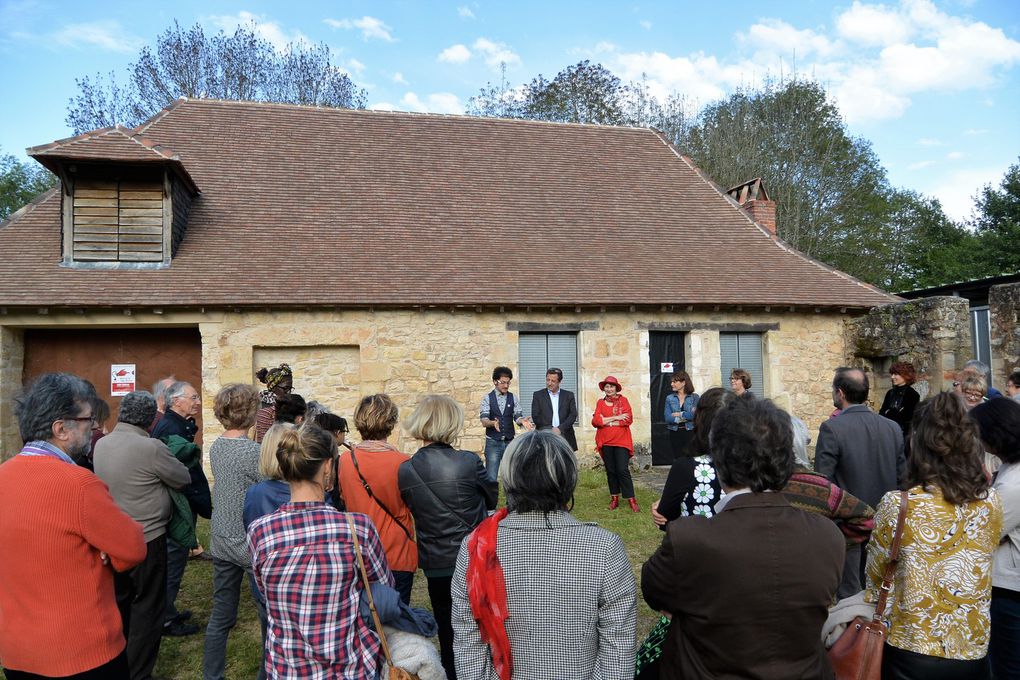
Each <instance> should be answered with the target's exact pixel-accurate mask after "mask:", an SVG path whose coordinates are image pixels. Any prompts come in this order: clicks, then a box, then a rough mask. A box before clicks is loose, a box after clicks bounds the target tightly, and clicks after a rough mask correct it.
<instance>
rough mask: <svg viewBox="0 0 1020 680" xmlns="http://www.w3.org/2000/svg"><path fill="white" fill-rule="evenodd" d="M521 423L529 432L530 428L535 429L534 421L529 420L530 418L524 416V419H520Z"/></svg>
mask: <svg viewBox="0 0 1020 680" xmlns="http://www.w3.org/2000/svg"><path fill="white" fill-rule="evenodd" d="M521 425H522V426H523V427H524V429H525V430H527V431H528V432H531V431H532V430H534V429H535V423H533V422H531V418H525V419H524V420H522V421H521Z"/></svg>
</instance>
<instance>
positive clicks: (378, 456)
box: [340, 442, 418, 571]
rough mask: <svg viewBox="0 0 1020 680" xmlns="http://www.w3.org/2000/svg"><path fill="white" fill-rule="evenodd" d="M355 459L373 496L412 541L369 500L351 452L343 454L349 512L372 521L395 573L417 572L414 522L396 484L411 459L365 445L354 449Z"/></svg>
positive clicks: (378, 446)
mask: <svg viewBox="0 0 1020 680" xmlns="http://www.w3.org/2000/svg"><path fill="white" fill-rule="evenodd" d="M353 455H355V456H356V457H357V459H358V467H359V468H360V469H361V474H362V475H364V476H365V480H366V481H367V482H368V485H369V486H370V487H371V488H372V494H373V495H374V496H375V497H376V498H377V499H379V500H381V501H382V502H383V503H384V504H385V505H386V507H387V508H388V509H389V510H390V512H392V513H393V514H394V515H395V516H396V518H397V520H398V521H399V522H400V524H401V525H402V526H403V527H405V528H406V529H407V531H408V532H410V534H411V538H408V537H407V534H405V533H404V530H403V529H401V528H400V527H399V526H397V524H396V522H394V521H393V519H392V518H391V517H390V516H389V515H388V514H386V511H384V510H383V509H382V507H380V506H379V503H377V502H376V501H375V500H373V499H372V498H370V497H369V495H368V492H366V491H365V487H364V485H363V484H362V483H361V478H360V477H359V476H358V471H357V470H355V469H354V464H353V463H352V462H351V452H344V453H341V454H340V493H341V494H343V498H344V503H346V504H347V509H348V510H350V511H352V512H363V513H365V514H366V515H368V516H369V517H371V518H372V522H373V523H374V524H375V528H376V531H378V532H379V538H381V539H382V544H383V550H385V551H386V560H387V561H388V562H389V563H390V569H391V570H392V571H415V570H416V569H417V568H418V546H417V545H416V544H415V542H414V538H413V537H414V520H413V519H412V518H411V511H410V509H409V508H408V507H407V504H406V503H404V499H403V498H402V497H401V496H400V486H399V485H398V484H397V470H398V469H399V468H400V464H401V463H403V462H404V461H406V460H410V457H409V456H407V455H406V454H403V453H401V452H400V451H397V449H396V448H394V447H392V446H390V445H389V444H385V443H384V442H362V443H361V444H359V445H358V446H356V447H355V448H354V452H353Z"/></svg>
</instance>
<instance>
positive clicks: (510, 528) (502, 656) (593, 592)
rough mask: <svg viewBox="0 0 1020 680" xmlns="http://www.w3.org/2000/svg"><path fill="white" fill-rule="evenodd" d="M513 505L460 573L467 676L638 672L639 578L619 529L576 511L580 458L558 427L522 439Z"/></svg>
mask: <svg viewBox="0 0 1020 680" xmlns="http://www.w3.org/2000/svg"><path fill="white" fill-rule="evenodd" d="M500 481H501V482H502V483H503V490H504V493H505V495H506V504H507V507H506V509H503V510H500V511H498V512H497V513H496V514H495V515H493V516H492V517H490V518H489V519H487V520H486V521H484V522H483V523H482V524H481V525H479V527H478V528H477V529H476V530H475V531H474V532H473V533H472V534H471V535H470V536H468V538H467V539H466V540H465V541H464V542H463V543H462V544H461V548H460V554H459V555H458V558H457V569H456V571H455V573H454V575H453V588H452V596H453V617H452V618H453V629H454V651H455V654H456V664H457V676H458V677H463V678H486V679H490V680H510V679H511V678H514V679H515V680H532V679H533V680H549V679H550V678H557V679H564V680H566V679H577V680H582V679H588V678H598V679H599V680H615V679H617V678H619V679H621V680H622V679H623V678H633V677H634V635H635V626H636V619H637V614H636V586H635V582H634V573H633V570H632V569H631V565H630V560H629V559H628V558H627V552H626V550H625V549H624V546H623V541H622V540H621V539H620V537H619V536H617V535H616V534H614V533H612V532H611V531H607V530H606V529H603V528H601V527H599V526H596V525H594V524H590V523H583V522H580V521H578V520H577V519H575V518H574V517H573V515H571V514H570V513H569V512H568V507H569V506H570V505H571V504H572V498H573V494H574V488H575V487H576V486H577V460H576V458H575V457H574V453H573V451H571V450H570V446H569V445H568V444H567V443H566V442H565V441H564V440H563V439H562V438H561V437H558V436H557V435H554V434H552V433H551V432H543V431H532V432H528V433H526V434H524V435H521V436H519V437H517V438H515V439H514V440H513V442H512V443H511V444H510V446H509V447H507V450H506V454H505V456H504V458H503V464H502V466H501V467H500Z"/></svg>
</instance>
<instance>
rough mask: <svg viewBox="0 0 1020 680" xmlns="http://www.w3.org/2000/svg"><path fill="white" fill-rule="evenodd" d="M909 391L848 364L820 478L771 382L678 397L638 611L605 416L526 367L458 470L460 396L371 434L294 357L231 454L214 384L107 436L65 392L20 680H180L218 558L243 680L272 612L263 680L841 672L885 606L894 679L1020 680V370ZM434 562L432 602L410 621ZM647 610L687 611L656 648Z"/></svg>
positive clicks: (1, 573)
mask: <svg viewBox="0 0 1020 680" xmlns="http://www.w3.org/2000/svg"><path fill="white" fill-rule="evenodd" d="M889 374H890V379H891V383H892V388H891V389H890V390H889V391H888V393H887V394H886V395H885V396H884V399H883V401H882V407H881V409H880V410H879V411H878V412H875V411H873V410H872V409H871V408H869V407H868V406H867V402H868V398H869V394H870V384H869V379H868V374H867V373H866V372H865V371H864V370H862V369H859V368H847V367H844V368H838V369H836V371H835V374H834V377H833V381H832V400H833V406H834V407H835V409H836V411H835V412H834V413H833V414H832V416H831V417H830V418H829V419H828V420H826V421H825V422H823V423H822V424H821V426H820V428H819V431H818V441H817V442H816V444H815V450H814V461H813V465H812V463H811V462H810V461H809V457H808V447H809V445H810V443H811V442H810V440H809V431H808V428H807V426H806V424H805V423H804V422H803V421H801V420H800V419H798V418H796V417H794V416H792V415H791V414H790V412H789V411H790V408H789V404H788V403H787V404H784V406H785V408H781V405H777V404H776V403H773V402H772V401H769V400H765V399H758V398H756V397H755V396H754V394H753V393H752V392H751V388H752V382H751V376H750V374H749V373H748V372H747V371H745V370H743V369H739V368H738V369H734V370H733V372H732V373H731V375H730V389H724V388H721V387H713V388H710V389H707V390H706V391H705V392H704V393H703V394H700V395H699V394H698V393H697V392H696V391H695V386H694V384H693V382H692V379H691V376H690V375H689V374H688V373H687V372H685V371H682V370H681V371H677V372H676V373H674V374H672V376H671V383H670V384H671V388H672V392H671V394H669V395H667V397H666V399H665V404H664V410H663V412H662V419H663V422H664V423H665V426H666V428H667V430H668V432H669V442H670V445H671V447H672V448H673V453H674V456H675V458H674V462H673V465H672V467H671V468H670V470H669V474H668V477H667V479H666V481H665V485H664V488H663V490H662V494H661V497H660V498H659V499H658V500H656V501H655V502H654V503H653V504H652V506H651V511H650V514H651V517H650V521H651V522H654V524H655V525H657V526H658V527H659V528H660V529H661V530H662V543H661V545H660V546H659V547H658V549H657V550H655V551H654V553H652V554H651V555H643V556H640V558H641V559H643V560H644V562H643V566H642V567H641V569H640V574H641V578H640V589H639V588H638V581H637V580H636V579H635V575H634V567H633V566H632V562H631V556H628V553H627V550H626V548H625V545H624V541H623V539H622V538H621V537H620V536H619V535H617V534H615V533H613V532H611V531H608V530H606V529H604V528H601V527H599V526H597V525H595V524H591V523H586V522H582V521H579V520H578V519H577V518H575V517H574V515H573V514H572V509H573V504H574V493H575V490H576V487H577V484H578V477H579V471H578V462H577V458H576V454H575V452H576V451H577V438H576V435H575V433H574V427H575V426H576V424H577V419H578V417H579V415H578V400H577V399H576V397H575V395H573V394H572V393H571V392H569V391H568V390H566V389H562V388H561V387H560V384H561V382H562V380H563V372H562V371H561V370H560V369H558V368H550V369H549V370H548V373H547V375H546V388H545V389H543V390H539V391H537V392H535V393H534V394H533V395H532V401H531V409H530V416H528V417H525V416H524V409H523V407H522V404H521V401H520V399H519V398H518V396H517V395H515V394H514V393H513V392H512V391H511V389H510V388H511V385H512V381H513V371H512V370H511V369H510V368H508V367H505V366H499V367H497V368H496V369H494V370H493V372H492V384H493V389H492V390H491V391H490V392H489V393H487V394H486V395H485V396H484V397H483V398H482V399H481V402H480V403H479V407H478V422H479V423H480V424H481V426H482V427H484V428H485V447H484V451H481V452H472V451H464V450H460V449H458V448H457V442H458V440H459V437H460V435H461V433H462V431H463V429H464V426H465V411H464V408H463V407H462V406H461V404H459V403H457V402H456V401H455V400H454V399H452V398H450V397H448V396H445V395H440V394H429V395H425V396H424V397H423V398H422V399H421V400H420V401H419V402H418V403H417V404H416V405H415V407H414V408H413V409H412V410H411V412H410V414H408V415H405V417H404V418H403V419H402V420H401V417H400V413H399V410H398V406H397V404H396V403H394V401H393V400H392V399H391V398H390V397H389V396H388V395H386V394H373V395H367V396H365V397H363V398H362V399H361V400H360V402H359V403H358V405H357V407H356V409H355V410H354V413H353V414H352V422H353V426H354V430H355V431H356V433H357V439H356V441H349V438H350V436H351V434H352V433H351V431H350V429H349V427H348V422H347V419H346V418H344V417H342V416H341V415H339V414H335V413H333V412H331V411H330V409H329V408H328V407H327V406H326V405H324V404H322V403H320V402H317V401H314V400H312V401H306V400H305V399H304V398H302V397H301V396H299V395H297V394H295V393H294V375H293V372H292V370H291V368H290V367H289V366H288V365H286V364H281V365H280V366H276V367H271V368H264V369H262V370H260V371H259V372H258V373H257V374H256V377H257V378H258V380H259V381H260V382H262V384H264V385H265V389H263V390H262V391H258V390H256V389H255V388H254V387H253V386H251V385H244V384H231V385H227V386H225V387H223V388H222V389H221V390H219V392H218V393H217V394H216V395H215V399H214V404H213V414H214V416H215V418H216V419H217V421H218V422H219V424H220V425H221V427H222V430H223V431H222V434H221V435H220V436H219V437H217V438H216V439H215V441H213V442H212V444H211V445H209V447H208V450H207V455H204V454H203V452H202V450H201V448H200V447H199V446H198V445H197V444H196V442H195V436H196V434H197V429H198V428H197V425H196V423H195V416H196V415H197V414H198V412H199V410H200V407H201V398H200V395H199V393H198V391H197V390H196V389H195V388H194V387H193V386H192V385H190V384H188V383H187V382H183V381H178V380H176V379H175V378H174V377H173V376H170V377H168V378H165V379H163V380H160V381H159V382H158V383H157V384H156V385H155V386H154V388H153V391H152V392H151V393H150V392H146V391H135V392H131V393H130V394H128V395H127V396H125V397H124V398H123V399H122V401H121V403H120V406H119V409H118V412H117V423H116V425H115V426H114V427H113V429H112V430H111V431H110V432H108V433H107V432H105V430H104V428H103V423H104V421H105V420H106V419H107V418H109V415H110V410H109V405H108V404H106V403H105V402H104V401H103V400H102V399H100V398H99V397H98V395H97V394H96V391H95V388H94V387H93V386H92V385H91V384H90V383H88V382H86V381H84V380H82V379H81V378H78V377H76V376H74V375H71V374H66V373H50V374H46V375H43V376H41V377H40V378H38V379H37V380H36V381H34V382H33V383H32V384H31V385H29V386H28V387H27V388H26V390H25V391H24V393H23V394H22V395H21V396H20V397H19V398H18V399H17V401H16V404H15V412H16V416H17V419H18V424H19V428H20V432H21V436H22V439H23V440H24V447H23V449H22V450H21V451H20V453H19V454H18V455H16V456H14V457H13V458H11V459H10V460H9V461H7V462H6V463H4V464H3V465H0V549H2V550H3V554H4V559H3V560H0V664H2V666H3V669H4V673H5V675H6V677H7V678H8V679H9V680H19V679H22V678H33V679H34V678H82V679H86V678H87V679H106V678H111V679H118V680H119V679H126V678H131V679H132V680H135V679H144V678H150V677H152V673H153V669H154V667H155V664H156V660H157V657H158V654H159V649H160V641H161V639H162V637H164V636H173V635H193V634H196V633H198V632H199V631H200V630H201V628H200V627H199V625H198V623H197V622H196V621H194V620H193V616H192V613H191V612H189V611H187V610H179V609H178V608H177V606H176V598H177V593H178V591H179V589H180V584H181V580H182V577H183V574H184V571H185V569H186V567H187V564H188V561H189V557H191V558H195V559H207V560H210V561H211V562H212V565H211V566H212V584H211V596H212V597H211V613H210V615H209V618H208V621H207V622H206V624H205V628H204V631H205V635H204V648H203V659H202V674H203V677H204V678H207V679H217V678H224V677H225V674H226V666H227V641H228V637H229V635H230V632H231V630H232V629H233V628H234V626H235V624H236V621H237V616H238V609H239V605H240V601H241V598H242V597H247V595H245V590H248V591H250V596H251V598H252V600H253V602H254V604H255V609H256V611H257V612H258V617H259V621H260V626H261V635H262V647H261V649H262V659H261V662H260V664H259V674H258V677H259V678H264V677H270V678H352V679H353V678H378V677H389V676H388V673H389V669H392V668H403V669H405V670H408V671H410V672H413V673H415V674H417V677H419V678H421V680H441V679H442V678H448V679H451V680H453V679H455V678H457V677H458V676H459V677H460V678H462V679H467V678H471V679H476V678H489V679H492V680H510V679H511V678H520V679H536V680H538V679H543V680H546V679H549V678H603V679H613V678H620V679H622V678H643V679H645V680H648V679H650V678H663V679H670V678H775V679H796V678H804V679H807V678H831V677H833V670H832V666H831V664H830V660H829V657H828V656H827V652H826V649H827V648H828V647H831V646H832V645H833V643H835V642H836V641H837V640H839V638H840V635H841V634H842V631H844V630H847V629H848V626H849V627H851V628H852V626H853V625H854V623H853V622H854V619H855V617H857V616H863V617H864V618H866V619H870V618H872V617H873V616H875V615H877V616H878V617H879V618H881V620H882V621H884V622H885V626H886V629H887V634H886V640H885V644H884V648H883V649H884V652H883V654H882V658H881V666H882V677H885V678H892V679H899V678H904V679H906V678H921V677H924V678H925V679H926V680H939V679H941V678H959V679H970V678H975V679H976V678H996V679H997V680H1001V679H1003V678H1020V372H1014V373H1013V374H1011V375H1010V376H1009V379H1008V383H1007V390H1006V391H1007V394H1006V395H1001V394H998V393H997V391H994V390H993V389H992V388H990V386H989V371H988V367H987V366H984V365H983V364H981V363H980V362H969V363H968V365H967V366H965V367H964V369H963V370H962V371H961V372H960V373H959V375H958V376H957V377H956V379H955V380H954V381H953V387H952V389H950V390H948V391H945V392H935V393H933V394H931V395H929V396H928V398H927V399H923V400H922V398H921V394H920V393H919V392H918V391H917V390H916V389H915V388H914V387H913V385H914V384H915V383H916V381H917V378H918V376H917V372H916V370H915V368H914V367H913V366H912V365H911V364H909V363H906V362H896V363H894V364H892V366H891V367H890V369H889ZM598 386H599V390H600V391H601V392H602V394H603V396H602V397H601V398H600V399H599V400H598V401H597V402H596V403H595V404H594V407H593V409H592V416H591V424H592V426H593V427H594V428H595V441H594V445H595V448H596V450H597V451H598V453H599V455H600V457H601V460H602V462H603V464H604V469H605V474H606V482H607V485H608V490H609V506H608V507H609V509H610V510H613V511H616V510H618V509H620V508H626V507H629V510H630V511H632V512H634V513H639V512H640V507H639V505H638V502H637V496H636V493H635V489H634V479H633V478H632V475H631V465H630V459H631V457H632V456H633V455H634V442H633V436H632V433H631V429H632V426H633V423H634V411H633V409H632V408H631V406H630V403H629V402H628V400H627V398H626V397H625V396H624V395H623V392H624V385H622V384H621V383H620V381H619V380H617V379H616V378H615V377H613V376H606V377H605V379H604V380H602V381H600V382H599V385H598ZM398 427H402V428H403V429H404V431H405V432H406V434H407V435H408V436H409V437H411V438H413V439H415V440H417V441H419V442H421V447H420V448H418V450H417V451H416V452H415V453H413V455H407V454H406V453H405V452H403V451H400V450H399V449H398V448H397V447H395V446H394V445H393V444H391V443H390V441H389V440H390V439H391V437H392V434H393V433H394V431H395V430H396V429H397V428H398ZM204 459H207V460H206V461H205V462H207V464H208V468H209V469H210V470H211V471H212V475H213V480H214V484H212V485H210V484H209V480H208V479H207V477H206V474H205V469H206V467H205V465H204ZM500 489H502V492H503V497H504V501H505V503H504V505H503V506H502V507H499V505H498V499H499V491H500ZM621 500H622V502H621ZM198 517H205V518H208V519H209V520H210V523H209V545H208V550H205V549H203V546H201V545H199V541H198V537H197V532H196V522H197V518H198ZM419 569H420V570H421V571H422V572H423V575H424V578H425V580H426V585H427V592H428V599H429V602H430V610H429V611H426V610H423V609H419V608H416V607H414V606H412V605H411V593H412V587H413V583H414V579H415V575H416V573H417V571H418V570H419ZM639 593H640V596H642V597H643V598H644V600H645V602H646V603H647V604H648V605H649V607H651V608H652V609H653V610H654V611H657V612H659V613H660V617H659V619H658V620H657V623H656V624H655V626H654V627H653V629H652V630H651V632H650V633H649V634H648V636H647V637H646V638H644V639H643V640H639V639H637V634H636V629H637V601H638V597H639ZM883 593H887V594H888V602H887V597H886V595H883ZM876 606H879V607H881V609H880V610H879V611H877V612H876ZM433 637H435V638H438V650H437V649H436V645H433V644H432V642H431V638H433Z"/></svg>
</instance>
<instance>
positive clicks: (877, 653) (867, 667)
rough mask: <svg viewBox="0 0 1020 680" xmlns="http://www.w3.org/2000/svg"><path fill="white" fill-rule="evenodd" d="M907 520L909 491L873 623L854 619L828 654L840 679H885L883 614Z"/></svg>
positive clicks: (904, 495) (902, 494)
mask: <svg viewBox="0 0 1020 680" xmlns="http://www.w3.org/2000/svg"><path fill="white" fill-rule="evenodd" d="M906 518H907V492H906V491H901V492H900V514H899V517H898V518H897V519H896V532H895V533H894V534H893V544H892V550H891V551H889V561H888V562H887V563H886V565H885V572H884V573H883V574H882V588H881V592H880V593H879V595H878V602H877V603H876V604H875V614H874V616H872V617H871V619H870V620H869V619H866V618H864V617H863V616H858V617H857V618H856V619H854V620H853V621H852V622H851V623H850V625H849V626H847V628H846V630H845V631H843V634H842V635H840V636H839V639H838V640H836V644H834V645H833V646H832V647H831V648H830V649H829V651H828V655H829V663H830V664H831V665H832V670H833V671H834V672H835V676H836V680H881V677H882V647H883V645H884V644H885V638H886V632H887V631H886V628H885V623H883V622H882V614H884V613H885V603H886V600H887V599H888V597H889V590H890V589H891V588H892V581H893V576H894V575H895V574H896V563H897V562H898V561H899V559H900V543H901V542H902V539H903V522H904V521H905V520H906Z"/></svg>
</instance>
